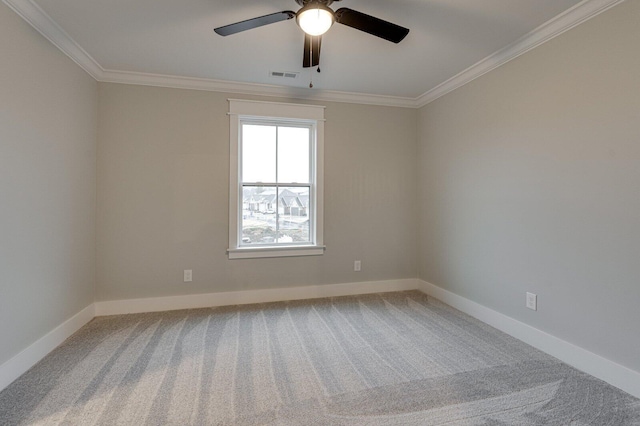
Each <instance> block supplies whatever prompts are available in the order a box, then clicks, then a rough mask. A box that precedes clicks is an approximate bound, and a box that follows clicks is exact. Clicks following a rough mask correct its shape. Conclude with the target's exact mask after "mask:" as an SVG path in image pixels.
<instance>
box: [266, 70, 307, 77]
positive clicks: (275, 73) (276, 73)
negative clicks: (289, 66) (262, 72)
mask: <svg viewBox="0 0 640 426" xmlns="http://www.w3.org/2000/svg"><path fill="white" fill-rule="evenodd" d="M298 74H300V73H297V72H292V71H271V74H270V75H271V77H275V78H298Z"/></svg>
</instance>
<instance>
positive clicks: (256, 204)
mask: <svg viewBox="0 0 640 426" xmlns="http://www.w3.org/2000/svg"><path fill="white" fill-rule="evenodd" d="M241 129H242V130H241V131H242V137H241V141H242V142H241V144H242V146H241V150H242V162H241V164H242V172H241V177H242V183H241V187H242V217H241V230H242V235H241V242H240V245H242V246H247V245H252V246H255V245H290V244H293V245H295V244H309V243H310V242H312V236H311V229H310V220H311V219H312V205H311V203H312V197H311V191H312V175H311V172H312V168H311V162H310V160H311V147H312V143H311V142H312V141H311V127H310V126H309V125H294V124H291V125H289V124H286V125H285V124H279V123H273V124H270V123H265V124H261V123H260V124H257V123H255V122H243V124H242V126H241Z"/></svg>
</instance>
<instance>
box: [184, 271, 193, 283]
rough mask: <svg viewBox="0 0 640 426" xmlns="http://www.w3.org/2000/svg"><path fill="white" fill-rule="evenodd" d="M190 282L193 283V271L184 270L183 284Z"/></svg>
mask: <svg viewBox="0 0 640 426" xmlns="http://www.w3.org/2000/svg"><path fill="white" fill-rule="evenodd" d="M191 281H193V270H191V269H185V270H184V282H185V283H190V282H191Z"/></svg>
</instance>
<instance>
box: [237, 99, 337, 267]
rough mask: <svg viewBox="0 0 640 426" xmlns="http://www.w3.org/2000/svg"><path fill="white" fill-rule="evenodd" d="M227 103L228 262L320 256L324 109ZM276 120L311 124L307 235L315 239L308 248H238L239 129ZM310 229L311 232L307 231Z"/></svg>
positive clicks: (285, 105) (254, 102)
mask: <svg viewBox="0 0 640 426" xmlns="http://www.w3.org/2000/svg"><path fill="white" fill-rule="evenodd" d="M228 101H229V248H228V249H227V253H228V255H229V259H250V258H264V257H289V256H317V255H322V254H324V249H325V246H324V245H323V234H324V121H325V119H324V109H325V107H324V106H319V105H303V104H289V103H279V102H264V101H249V100H240V99H228ZM244 118H247V119H257V120H276V121H283V122H284V121H289V122H296V121H298V122H307V123H309V122H314V127H315V131H316V134H315V138H314V139H315V141H314V142H315V143H314V144H313V145H314V148H315V150H314V152H312V153H311V154H312V157H314V158H315V164H313V161H312V164H311V165H312V168H313V172H312V173H315V179H313V181H314V182H312V183H311V185H313V189H314V192H315V203H314V204H315V206H314V212H313V217H314V218H315V221H312V224H311V225H312V226H311V227H310V230H309V231H310V232H311V233H312V235H313V233H314V231H315V238H314V241H313V243H311V244H300V245H290V246H288V245H278V246H262V247H260V246H253V247H248V246H241V244H240V240H239V236H240V228H239V227H240V215H241V214H242V208H241V207H240V201H241V199H242V198H241V194H240V193H241V190H242V189H241V183H242V180H241V178H240V170H241V167H240V161H241V156H240V143H239V142H240V140H239V137H240V126H241V121H242V119H244ZM311 228H313V229H311Z"/></svg>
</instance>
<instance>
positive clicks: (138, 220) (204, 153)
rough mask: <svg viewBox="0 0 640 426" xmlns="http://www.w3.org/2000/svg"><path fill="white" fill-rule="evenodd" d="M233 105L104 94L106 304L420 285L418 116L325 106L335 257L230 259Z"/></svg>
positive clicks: (134, 91) (101, 261)
mask: <svg viewBox="0 0 640 426" xmlns="http://www.w3.org/2000/svg"><path fill="white" fill-rule="evenodd" d="M229 97H233V98H241V97H242V96H239V95H226V94H223V93H214V92H202V91H191V90H178V89H167V88H153V87H144V86H130V85H120V84H102V83H101V84H100V85H99V99H100V101H99V126H98V127H99V132H98V133H99V143H98V145H99V146H98V203H97V212H98V215H97V283H98V300H117V299H128V298H144V297H155V296H168V295H178V294H198V293H209V292H222V291H238V290H247V289H264V288H280V287H289V286H301V285H310V284H330V283H346V282H357V281H369V280H386V279H398V278H415V277H416V275H417V266H416V256H415V253H416V241H417V238H416V226H415V224H416V219H417V206H416V202H415V199H416V191H417V182H416V176H417V172H416V166H417V164H416V161H415V156H416V152H417V147H416V140H417V121H416V120H417V111H415V110H411V109H402V108H385V107H376V106H363V105H350V104H340V103H323V105H326V107H327V108H326V112H325V115H326V119H327V121H326V125H325V130H326V137H325V210H324V211H325V235H324V241H325V244H326V246H327V250H326V252H325V254H324V255H323V256H310V257H295V258H276V259H252V260H228V259H227V255H226V249H227V245H228V211H229V206H228V192H229V119H228V116H227V115H226V114H227V111H228V102H227V98H229ZM267 100H272V101H278V99H273V98H269V99H267ZM280 101H283V100H280ZM284 101H288V102H298V101H295V100H293V101H292V100H286V99H285V100H284ZM354 260H361V261H362V272H353V261H354ZM184 269H192V270H193V282H192V283H183V282H182V271H183V270H184Z"/></svg>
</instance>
